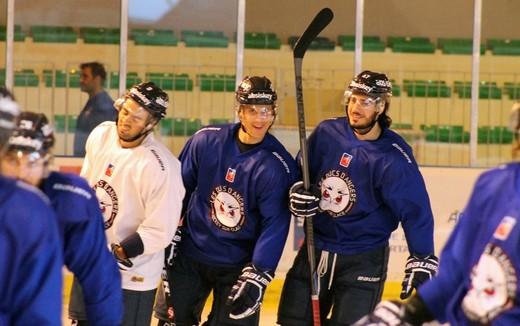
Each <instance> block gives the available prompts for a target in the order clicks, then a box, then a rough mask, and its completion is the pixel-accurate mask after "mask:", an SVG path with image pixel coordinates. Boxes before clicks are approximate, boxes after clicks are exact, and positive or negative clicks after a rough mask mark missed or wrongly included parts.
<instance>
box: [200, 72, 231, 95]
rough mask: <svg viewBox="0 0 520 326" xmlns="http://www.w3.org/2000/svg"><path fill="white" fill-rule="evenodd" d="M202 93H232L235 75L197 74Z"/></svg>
mask: <svg viewBox="0 0 520 326" xmlns="http://www.w3.org/2000/svg"><path fill="white" fill-rule="evenodd" d="M197 81H198V84H199V87H200V90H201V91H202V92H234V91H235V75H220V74H197Z"/></svg>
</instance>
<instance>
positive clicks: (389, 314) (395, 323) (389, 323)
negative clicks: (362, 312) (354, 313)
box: [352, 301, 412, 326]
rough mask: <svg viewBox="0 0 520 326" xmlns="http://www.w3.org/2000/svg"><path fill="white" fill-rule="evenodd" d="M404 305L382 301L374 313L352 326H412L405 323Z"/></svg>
mask: <svg viewBox="0 0 520 326" xmlns="http://www.w3.org/2000/svg"><path fill="white" fill-rule="evenodd" d="M404 314H405V312H404V307H403V304H402V303H400V302H397V301H382V302H380V303H379V304H378V305H377V306H376V308H375V309H374V311H373V312H371V313H370V314H368V315H366V316H365V317H363V318H361V319H360V320H358V321H357V322H355V323H354V324H353V325H352V326H412V325H411V324H410V323H408V322H406V321H404Z"/></svg>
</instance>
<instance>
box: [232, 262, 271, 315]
mask: <svg viewBox="0 0 520 326" xmlns="http://www.w3.org/2000/svg"><path fill="white" fill-rule="evenodd" d="M273 276H274V274H273V273H272V272H269V271H265V272H261V271H259V270H258V269H256V267H255V266H254V265H253V264H248V265H246V267H244V269H242V275H240V276H239V277H238V280H237V282H236V283H235V285H233V287H232V288H231V291H230V292H229V296H228V298H227V301H226V304H227V305H229V306H231V312H230V313H229V318H231V319H242V318H246V317H249V316H251V315H253V314H254V313H255V312H257V311H258V309H259V308H260V305H261V304H262V300H263V298H264V294H265V289H266V287H267V285H268V284H269V282H271V280H272V279H273Z"/></svg>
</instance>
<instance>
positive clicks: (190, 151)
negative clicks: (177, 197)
mask: <svg viewBox="0 0 520 326" xmlns="http://www.w3.org/2000/svg"><path fill="white" fill-rule="evenodd" d="M195 137H196V135H195V136H192V137H191V138H190V139H188V141H187V142H186V144H185V145H184V148H183V149H182V151H181V153H180V154H179V160H180V161H181V164H182V168H181V173H182V181H183V183H184V188H185V189H186V194H185V195H184V200H183V203H182V212H181V218H182V217H183V216H184V214H185V212H186V209H187V208H188V204H189V202H190V199H191V194H192V193H193V191H195V188H196V187H197V176H198V161H197V160H198V158H197V146H198V144H199V142H197V141H196V140H195Z"/></svg>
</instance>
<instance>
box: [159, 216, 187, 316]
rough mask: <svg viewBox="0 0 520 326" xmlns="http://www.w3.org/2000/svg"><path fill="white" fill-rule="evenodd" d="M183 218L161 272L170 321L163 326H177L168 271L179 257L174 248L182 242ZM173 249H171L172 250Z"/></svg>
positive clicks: (167, 250) (168, 249) (168, 248)
mask: <svg viewBox="0 0 520 326" xmlns="http://www.w3.org/2000/svg"><path fill="white" fill-rule="evenodd" d="M182 222H183V218H181V219H180V221H179V224H178V225H177V231H175V234H174V235H173V239H172V241H171V243H170V244H169V245H168V247H167V248H166V250H165V255H164V264H163V269H162V272H161V283H162V286H163V290H164V302H165V304H166V316H167V317H168V321H164V323H163V324H162V326H175V310H174V308H173V304H172V302H171V292H170V281H169V279H170V278H169V277H168V270H169V269H170V268H171V266H172V265H173V261H174V259H175V257H176V256H177V250H178V248H175V247H174V246H178V245H179V242H180V240H181V238H180V234H179V232H178V231H179V228H181V227H182ZM170 247H171V248H170ZM166 253H168V257H167V256H166Z"/></svg>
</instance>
